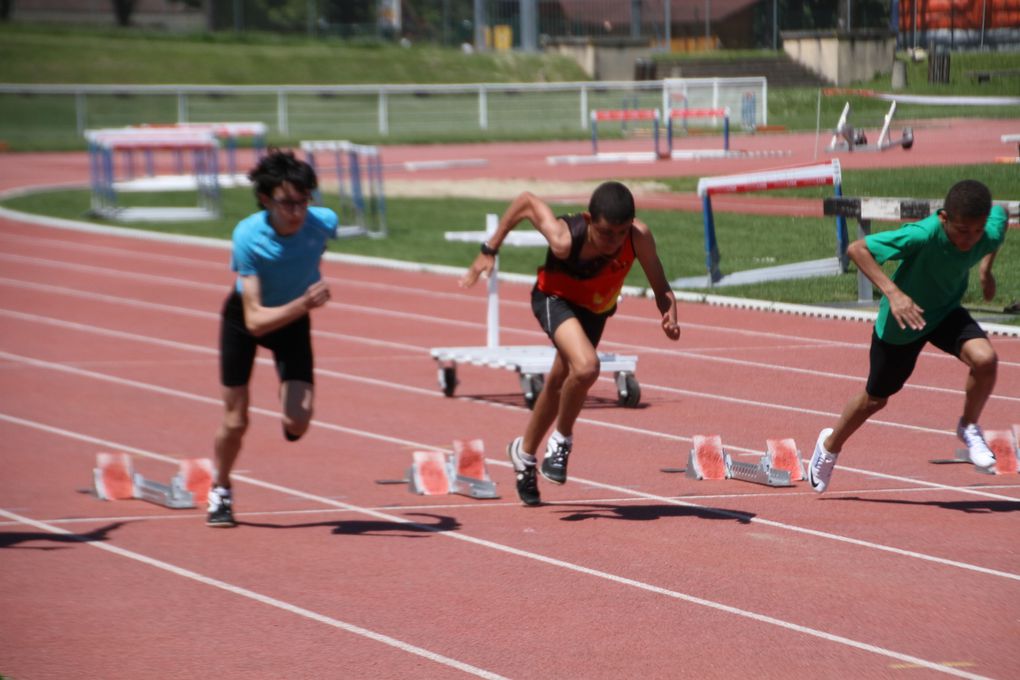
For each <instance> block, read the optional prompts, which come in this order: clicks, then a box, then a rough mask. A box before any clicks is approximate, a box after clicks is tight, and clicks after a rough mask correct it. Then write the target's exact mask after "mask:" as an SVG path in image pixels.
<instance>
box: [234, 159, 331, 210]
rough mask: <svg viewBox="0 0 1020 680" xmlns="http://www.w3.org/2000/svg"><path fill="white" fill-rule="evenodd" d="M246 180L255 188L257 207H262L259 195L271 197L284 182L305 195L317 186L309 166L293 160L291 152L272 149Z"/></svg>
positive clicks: (313, 171) (317, 181)
mask: <svg viewBox="0 0 1020 680" xmlns="http://www.w3.org/2000/svg"><path fill="white" fill-rule="evenodd" d="M248 179H249V180H251V183H252V186H253V187H254V188H255V200H256V201H257V202H259V207H262V204H261V202H260V201H259V200H258V199H259V194H265V195H266V196H272V195H273V190H274V189H276V187H278V186H280V185H281V184H283V183H284V182H290V184H291V185H292V186H293V187H294V188H295V189H297V190H298V191H300V192H302V193H305V194H310V193H312V192H313V191H315V189H317V188H318V186H319V180H318V178H316V176H315V170H313V169H312V166H311V165H309V164H308V163H306V162H304V161H302V160H299V159H297V158H295V157H294V152H293V151H282V150H280V149H273V148H271V149H269V153H267V154H266V155H265V156H263V157H262V158H261V159H260V160H259V162H258V165H256V166H255V167H254V168H252V169H251V172H249V173H248Z"/></svg>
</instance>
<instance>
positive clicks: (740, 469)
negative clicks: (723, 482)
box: [685, 435, 804, 486]
mask: <svg viewBox="0 0 1020 680" xmlns="http://www.w3.org/2000/svg"><path fill="white" fill-rule="evenodd" d="M767 446H768V448H767V450H766V452H765V454H764V455H763V456H762V457H761V459H759V461H758V462H757V463H743V462H740V461H735V460H733V458H732V457H731V456H730V455H729V454H728V453H726V451H725V450H724V449H723V447H722V438H721V437H720V436H719V435H709V436H704V435H695V436H694V447H693V448H692V449H691V454H690V457H689V458H688V460H687V468H686V470H685V472H686V475H687V476H688V477H690V478H691V479H739V480H741V481H744V482H752V483H754V484H764V485H765V486H793V480H794V479H795V477H794V474H796V479H797V480H801V479H803V478H804V474H803V466H802V463H801V460H800V454H799V453H798V452H797V445H796V443H794V441H793V440H792V439H770V440H768V443H767Z"/></svg>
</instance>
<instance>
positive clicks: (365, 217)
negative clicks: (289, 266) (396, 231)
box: [301, 140, 386, 238]
mask: <svg viewBox="0 0 1020 680" xmlns="http://www.w3.org/2000/svg"><path fill="white" fill-rule="evenodd" d="M301 150H302V151H303V152H304V154H305V156H306V157H307V159H308V163H309V164H310V165H311V166H312V168H314V169H315V171H316V173H317V174H319V175H320V177H321V176H322V173H325V172H326V171H328V170H332V172H333V174H334V175H335V176H336V182H337V193H338V195H339V205H338V210H337V215H338V216H339V218H340V227H339V229H338V230H337V233H338V234H339V236H340V237H341V238H349V237H352V236H369V237H371V238H385V236H386V194H385V190H384V189H383V168H382V157H381V155H380V154H379V147H376V146H367V145H364V144H354V143H353V142H349V141H347V140H310V141H303V142H301Z"/></svg>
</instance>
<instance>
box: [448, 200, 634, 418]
mask: <svg viewBox="0 0 1020 680" xmlns="http://www.w3.org/2000/svg"><path fill="white" fill-rule="evenodd" d="M498 224H499V216H498V215H493V214H489V215H486V225H485V226H486V231H469V232H446V236H445V238H446V240H447V241H468V242H471V243H481V242H483V241H485V240H486V239H487V238H488V237H489V236H490V235H491V234H493V233H494V232H495V231H496V227H497V225H498ZM503 243H504V245H507V244H509V245H520V246H544V245H546V240H545V238H544V237H543V236H542V235H541V234H539V233H538V232H524V233H517V232H510V234H508V235H507V238H506V240H505V241H504V242H503ZM486 330H487V333H486V335H487V338H486V345H485V346H484V347H436V348H433V349H432V350H431V355H432V358H433V359H435V360H436V363H437V364H438V366H439V388H440V389H441V390H442V392H443V394H445V395H446V396H448V397H452V396H453V395H454V392H455V391H456V389H457V385H458V384H459V381H458V380H457V364H458V363H460V364H463V363H469V364H473V365H475V366H488V367H490V368H502V369H506V370H510V371H516V372H517V374H518V375H519V376H520V381H521V392H523V394H524V402H525V403H526V404H527V405H528V408H532V407H533V406H534V405H535V400H536V399H538V395H539V393H540V392H541V391H542V387H543V385H544V383H545V378H544V376H545V374H547V373H548V372H549V371H550V369H552V365H553V360H554V359H555V358H556V349H555V348H554V347H550V346H548V345H523V346H521V345H517V346H500V344H499V256H496V264H495V266H494V267H493V269H492V273H491V274H490V275H489V286H488V315H487V318H486ZM598 356H599V362H600V365H601V367H602V372H603V373H606V374H608V373H610V372H612V373H613V375H614V377H615V380H616V393H617V397H618V403H619V404H620V405H621V406H627V407H630V408H634V407H637V405H638V404H639V403H641V386H640V385H639V384H638V381H637V378H635V377H634V371H635V370H636V367H637V357H636V356H633V355H620V354H614V353H611V352H599V353H598Z"/></svg>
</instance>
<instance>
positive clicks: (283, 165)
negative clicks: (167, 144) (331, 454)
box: [206, 150, 337, 527]
mask: <svg viewBox="0 0 1020 680" xmlns="http://www.w3.org/2000/svg"><path fill="white" fill-rule="evenodd" d="M248 178H249V179H250V180H251V182H252V184H253V186H254V190H255V198H256V200H257V201H258V204H259V206H261V208H262V210H260V211H259V212H257V213H255V214H253V215H250V216H249V217H246V218H245V219H243V220H241V221H240V222H239V223H238V225H237V227H235V229H234V235H233V244H234V246H233V255H232V258H231V269H232V270H233V271H236V272H237V281H236V283H235V284H234V288H233V290H232V291H231V293H230V295H229V296H228V297H227V300H226V302H225V303H224V305H223V313H222V323H221V327H220V382H221V384H222V385H223V405H224V415H223V422H222V423H221V424H220V427H219V429H218V430H217V431H216V438H215V444H214V445H215V452H216V479H215V483H214V485H213V488H212V490H211V491H210V493H209V516H208V519H207V521H206V523H207V524H208V525H209V526H211V527H231V526H235V522H234V514H233V497H232V494H231V485H230V470H231V469H232V468H233V466H234V462H235V461H236V460H237V456H238V454H239V453H240V451H241V440H242V438H243V437H244V433H245V431H246V430H247V429H248V403H249V392H248V384H249V382H250V380H251V374H252V368H253V366H254V363H255V351H256V348H257V347H258V346H260V345H261V346H262V347H266V348H268V349H269V350H271V351H272V353H273V359H274V361H275V363H276V372H277V375H278V376H279V378H280V401H281V404H282V410H283V434H284V437H286V439H287V440H288V441H296V440H297V439H299V438H300V437H301V435H303V434H304V433H305V431H306V430H307V429H308V425H309V423H310V422H311V418H312V397H313V383H314V379H313V375H312V374H313V358H312V340H311V320H310V318H309V311H311V310H312V309H315V308H317V307H321V306H322V305H324V304H326V302H327V301H328V300H329V288H328V287H327V285H326V282H325V281H323V280H322V275H321V274H320V272H319V261H320V260H321V258H322V253H323V252H324V251H325V249H326V241H327V239H329V238H334V237H335V236H336V229H337V216H336V214H335V213H334V212H333V211H332V210H329V209H327V208H320V207H309V205H308V203H309V201H310V199H311V195H312V192H313V191H314V190H315V189H316V188H317V186H318V180H317V179H316V176H315V171H314V170H313V169H312V167H311V166H310V165H308V164H307V163H305V162H304V161H300V160H298V159H297V158H295V157H294V154H293V153H291V152H289V151H276V150H274V151H272V152H270V153H269V154H268V155H267V156H265V157H264V158H262V160H261V161H260V162H259V164H258V165H257V166H256V167H255V168H254V169H253V170H252V171H251V172H250V173H249V174H248Z"/></svg>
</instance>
